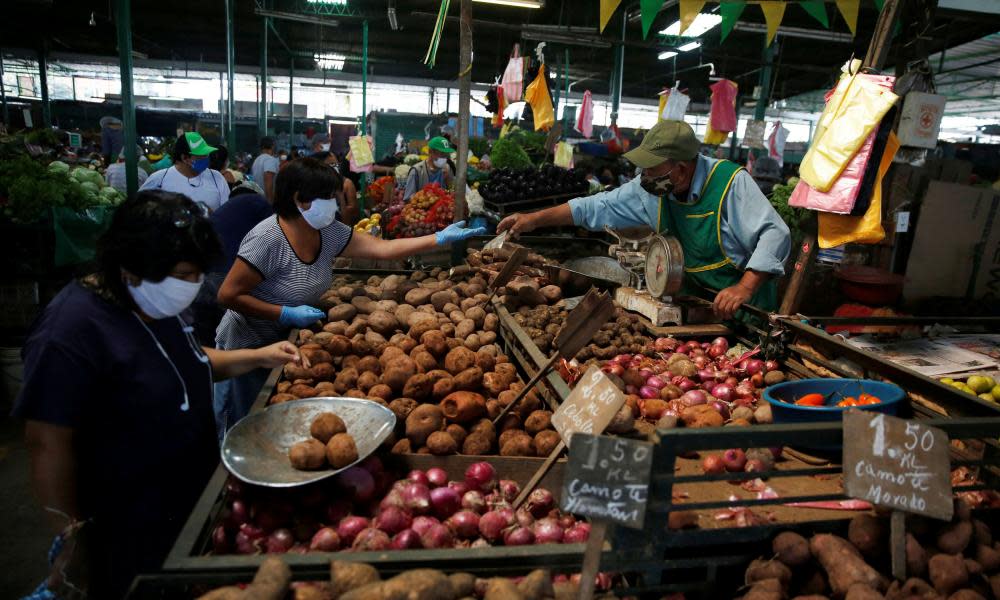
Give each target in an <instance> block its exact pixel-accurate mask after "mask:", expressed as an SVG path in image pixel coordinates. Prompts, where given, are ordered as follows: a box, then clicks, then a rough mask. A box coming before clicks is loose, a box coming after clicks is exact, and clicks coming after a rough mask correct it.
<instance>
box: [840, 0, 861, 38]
mask: <svg viewBox="0 0 1000 600" xmlns="http://www.w3.org/2000/svg"><path fill="white" fill-rule="evenodd" d="M859 4H861V0H837V8H838V9H839V10H840V14H841V15H843V17H844V20H845V21H847V28H848V29H850V30H851V35H854V34H855V30H856V29H857V26H858V5H859Z"/></svg>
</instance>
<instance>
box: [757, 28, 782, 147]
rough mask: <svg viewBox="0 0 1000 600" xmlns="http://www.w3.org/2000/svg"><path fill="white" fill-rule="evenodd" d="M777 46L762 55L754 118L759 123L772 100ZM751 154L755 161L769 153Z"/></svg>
mask: <svg viewBox="0 0 1000 600" xmlns="http://www.w3.org/2000/svg"><path fill="white" fill-rule="evenodd" d="M766 39H767V38H765V40H766ZM765 43H766V41H765ZM776 45H777V42H774V43H773V44H771V45H770V46H767V47H766V48H764V52H763V54H762V55H761V63H763V66H762V67H761V69H760V78H759V79H758V80H757V85H758V87H760V97H759V98H757V105H756V106H754V109H753V118H754V119H755V120H757V121H761V120H763V119H764V117H765V116H767V105H768V103H769V102H770V99H771V77H772V75H773V72H774V48H775V46H776ZM750 152H752V153H753V156H754V158H755V159H756V158H760V157H761V156H767V152H765V151H764V150H762V149H760V148H753V149H751V150H750Z"/></svg>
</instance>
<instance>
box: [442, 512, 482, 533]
mask: <svg viewBox="0 0 1000 600" xmlns="http://www.w3.org/2000/svg"><path fill="white" fill-rule="evenodd" d="M444 524H445V525H447V526H448V529H451V530H452V532H454V533H455V535H456V536H457V537H459V538H461V539H464V540H471V539H473V538H476V537H478V536H479V515H477V514H476V513H474V512H472V511H471V510H460V511H458V512H457V513H455V514H453V515H452V516H450V517H448V520H447V521H445V523H444Z"/></svg>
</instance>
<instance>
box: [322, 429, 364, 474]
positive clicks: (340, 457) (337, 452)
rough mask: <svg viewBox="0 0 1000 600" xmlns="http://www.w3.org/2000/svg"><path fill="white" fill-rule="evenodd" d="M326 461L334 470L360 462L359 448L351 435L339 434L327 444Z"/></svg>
mask: <svg viewBox="0 0 1000 600" xmlns="http://www.w3.org/2000/svg"><path fill="white" fill-rule="evenodd" d="M326 460H327V461H329V463H330V464H331V465H333V468H335V469H342V468H344V467H346V466H347V465H349V464H351V463H353V462H354V461H356V460H358V447H357V446H356V445H355V444H354V438H353V437H351V434H349V433H338V434H337V435H335V436H333V437H332V438H330V441H329V442H327V444H326Z"/></svg>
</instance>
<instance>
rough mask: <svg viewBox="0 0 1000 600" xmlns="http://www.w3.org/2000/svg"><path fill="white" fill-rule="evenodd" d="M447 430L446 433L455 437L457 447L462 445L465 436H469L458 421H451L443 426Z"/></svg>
mask: <svg viewBox="0 0 1000 600" xmlns="http://www.w3.org/2000/svg"><path fill="white" fill-rule="evenodd" d="M444 430H445V431H447V432H448V435H450V436H451V437H453V438H455V443H456V444H458V448H461V447H462V444H463V443H464V442H465V438H467V437H469V432H467V431H466V430H465V428H464V427H462V426H461V425H459V424H458V423H452V424H451V425H449V426H447V427H445V428H444Z"/></svg>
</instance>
